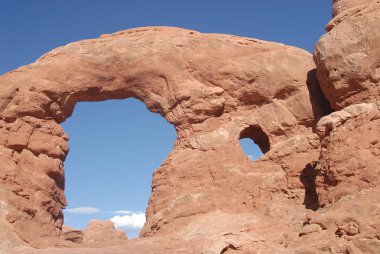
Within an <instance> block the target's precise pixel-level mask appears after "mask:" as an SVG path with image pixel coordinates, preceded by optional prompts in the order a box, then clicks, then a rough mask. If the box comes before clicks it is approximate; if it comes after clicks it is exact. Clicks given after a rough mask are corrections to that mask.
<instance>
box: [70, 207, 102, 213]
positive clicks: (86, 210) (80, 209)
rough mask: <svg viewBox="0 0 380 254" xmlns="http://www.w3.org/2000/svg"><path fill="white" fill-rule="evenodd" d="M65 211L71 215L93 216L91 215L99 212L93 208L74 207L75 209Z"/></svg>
mask: <svg viewBox="0 0 380 254" xmlns="http://www.w3.org/2000/svg"><path fill="white" fill-rule="evenodd" d="M65 211H66V212H68V213H71V214H93V213H99V212H101V210H100V209H98V208H95V207H76V208H71V209H66V210H65Z"/></svg>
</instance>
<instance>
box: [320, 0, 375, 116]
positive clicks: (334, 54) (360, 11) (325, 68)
mask: <svg viewBox="0 0 380 254" xmlns="http://www.w3.org/2000/svg"><path fill="white" fill-rule="evenodd" d="M343 7H344V8H343ZM334 8H335V9H339V12H337V13H336V14H337V15H336V16H335V17H334V18H333V19H332V20H331V21H330V23H329V24H328V25H327V26H326V29H327V30H328V31H329V32H328V33H327V34H325V35H324V36H322V38H320V40H319V41H318V42H317V44H316V46H315V52H314V60H315V62H316V64H317V70H318V71H317V75H318V79H319V81H320V83H321V87H322V90H323V93H324V94H325V96H326V98H327V99H328V100H329V102H330V104H331V107H332V108H334V109H336V110H340V109H343V108H344V107H347V106H349V105H352V104H358V103H362V102H376V101H379V100H380V85H379V84H380V62H379V59H380V47H379V45H380V25H379V24H380V2H379V1H376V0H375V1H368V0H367V1H348V0H346V1H344V0H341V1H336V3H334Z"/></svg>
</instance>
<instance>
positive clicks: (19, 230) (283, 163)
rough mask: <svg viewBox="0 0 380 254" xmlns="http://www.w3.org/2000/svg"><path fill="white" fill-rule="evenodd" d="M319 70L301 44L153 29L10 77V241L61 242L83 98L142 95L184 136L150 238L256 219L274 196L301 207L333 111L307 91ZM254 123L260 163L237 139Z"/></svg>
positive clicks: (4, 117) (4, 136)
mask: <svg viewBox="0 0 380 254" xmlns="http://www.w3.org/2000/svg"><path fill="white" fill-rule="evenodd" d="M226 59H228V61H226ZM313 68H314V64H313V61H312V57H311V55H310V54H309V53H307V52H306V51H304V50H300V49H297V48H294V47H289V46H284V45H282V44H277V43H270V42H265V41H260V40H255V39H249V38H240V37H236V36H230V35H217V34H201V33H198V32H195V31H189V30H184V29H177V28H166V27H149V28H138V29H131V30H126V31H121V32H117V33H115V34H111V35H103V36H101V37H100V38H98V39H93V40H85V41H80V42H75V43H71V44H69V45H67V46H64V47H60V48H57V49H55V50H53V51H51V52H49V53H47V54H46V55H44V56H42V57H41V58H40V59H38V60H37V61H36V62H35V63H33V64H30V65H27V66H24V67H21V68H19V69H17V70H15V71H12V72H10V73H7V74H5V75H3V76H1V77H0V87H1V94H0V117H1V120H0V165H1V166H2V170H1V178H0V179H2V185H1V186H2V187H1V200H3V201H4V202H3V204H2V207H3V208H2V210H1V212H0V213H1V214H0V215H1V216H0V217H1V220H2V221H1V222H0V223H1V224H2V225H5V226H4V229H5V231H4V232H5V233H3V234H8V235H14V233H16V234H17V237H20V238H21V239H23V240H24V241H26V242H28V243H30V244H31V245H33V246H39V247H44V246H49V245H54V244H55V243H56V241H57V237H58V236H59V234H60V230H61V226H62V208H63V207H64V206H65V204H66V201H65V197H64V193H63V190H64V171H63V170H64V169H63V164H62V162H63V161H64V159H65V156H66V154H67V151H68V146H67V143H66V141H67V139H68V137H67V136H66V134H65V133H64V131H63V130H62V128H61V127H60V125H59V123H60V122H62V121H64V120H65V119H66V118H68V117H70V115H71V113H72V111H73V108H74V106H75V104H76V103H77V102H78V101H100V100H107V99H122V98H129V97H133V98H137V99H139V100H141V101H143V102H144V103H145V105H146V106H147V107H148V109H149V110H151V111H152V112H157V113H159V114H161V115H162V116H163V117H165V118H166V119H167V120H168V121H169V122H170V123H172V124H173V125H174V126H175V128H176V130H177V132H178V136H177V141H176V144H175V147H174V150H173V151H172V153H171V154H170V155H169V156H168V158H167V159H166V160H165V162H164V163H163V164H162V166H161V167H160V168H158V169H157V170H156V171H155V172H154V175H153V183H152V194H151V198H150V201H149V206H148V209H147V223H146V224H145V227H144V229H143V231H142V234H141V235H142V236H144V237H149V236H152V235H171V234H177V235H180V236H186V237H190V238H191V234H192V233H191V231H189V230H188V226H189V225H192V223H197V222H196V220H197V219H200V218H204V219H205V220H207V218H208V217H207V214H212V213H214V212H224V213H235V214H239V213H241V214H245V213H254V212H257V211H258V210H260V209H263V207H265V206H266V201H265V200H269V199H270V198H271V197H272V195H277V196H278V198H279V199H284V200H288V195H284V194H283V193H284V192H288V193H290V192H292V195H293V196H292V202H295V203H297V202H299V203H302V201H303V190H302V186H300V185H301V184H300V181H299V173H300V172H301V171H302V169H303V168H304V167H305V165H307V164H308V163H310V162H312V161H314V160H317V158H318V155H319V152H318V150H317V148H318V144H319V143H318V142H319V141H318V138H317V137H316V135H315V134H314V133H313V130H312V129H313V127H314V126H315V123H316V121H317V120H318V119H319V118H320V117H321V116H322V115H323V114H324V113H323V110H322V109H321V105H319V103H318V101H319V98H316V97H315V96H316V95H313V94H310V93H309V89H313V88H310V84H315V85H317V82H315V80H311V81H313V82H310V80H307V79H308V72H309V71H310V70H312V69H313ZM310 78H311V79H315V77H310V75H309V79H310ZM308 84H309V87H308ZM256 125H257V126H260V127H261V128H262V130H263V131H264V132H265V133H267V135H268V139H269V141H270V144H271V150H270V152H269V153H268V154H267V155H266V157H265V158H264V159H263V160H262V161H260V163H255V164H254V165H253V164H250V163H248V162H244V161H245V156H244V154H242V151H241V150H240V149H239V144H238V139H239V138H238V137H239V135H240V131H241V130H242V129H244V128H247V127H249V126H256ZM291 149H297V153H292V150H291ZM295 160H296V161H297V162H296V163H294V161H295ZM280 190H281V191H280ZM276 193H279V194H276ZM286 202H288V201H286ZM289 202H290V201H289ZM202 216H203V217H202ZM26 228H27V229H28V230H25V229H26ZM41 238H43V239H44V240H43V241H41Z"/></svg>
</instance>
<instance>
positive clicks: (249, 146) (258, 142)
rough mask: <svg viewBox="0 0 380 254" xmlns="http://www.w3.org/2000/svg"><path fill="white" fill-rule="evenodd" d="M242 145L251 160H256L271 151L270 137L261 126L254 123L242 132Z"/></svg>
mask: <svg viewBox="0 0 380 254" xmlns="http://www.w3.org/2000/svg"><path fill="white" fill-rule="evenodd" d="M240 147H241V148H242V150H243V151H244V153H245V154H246V155H247V157H248V158H249V159H250V160H251V161H256V160H258V159H260V158H261V157H262V156H263V155H264V154H265V153H266V152H268V151H269V149H270V143H269V138H268V136H267V134H266V133H265V132H264V131H263V130H262V129H261V127H260V126H257V125H252V126H249V127H248V128H245V129H244V130H243V131H242V132H241V133H240Z"/></svg>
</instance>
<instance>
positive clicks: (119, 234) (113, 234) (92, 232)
mask: <svg viewBox="0 0 380 254" xmlns="http://www.w3.org/2000/svg"><path fill="white" fill-rule="evenodd" d="M125 240H127V236H126V235H125V232H124V231H123V230H121V229H115V226H114V225H113V223H112V221H110V220H109V221H99V220H92V221H90V223H89V224H88V225H87V228H86V230H85V231H84V232H83V243H87V244H97V246H101V245H109V244H110V243H118V242H122V241H125Z"/></svg>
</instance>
